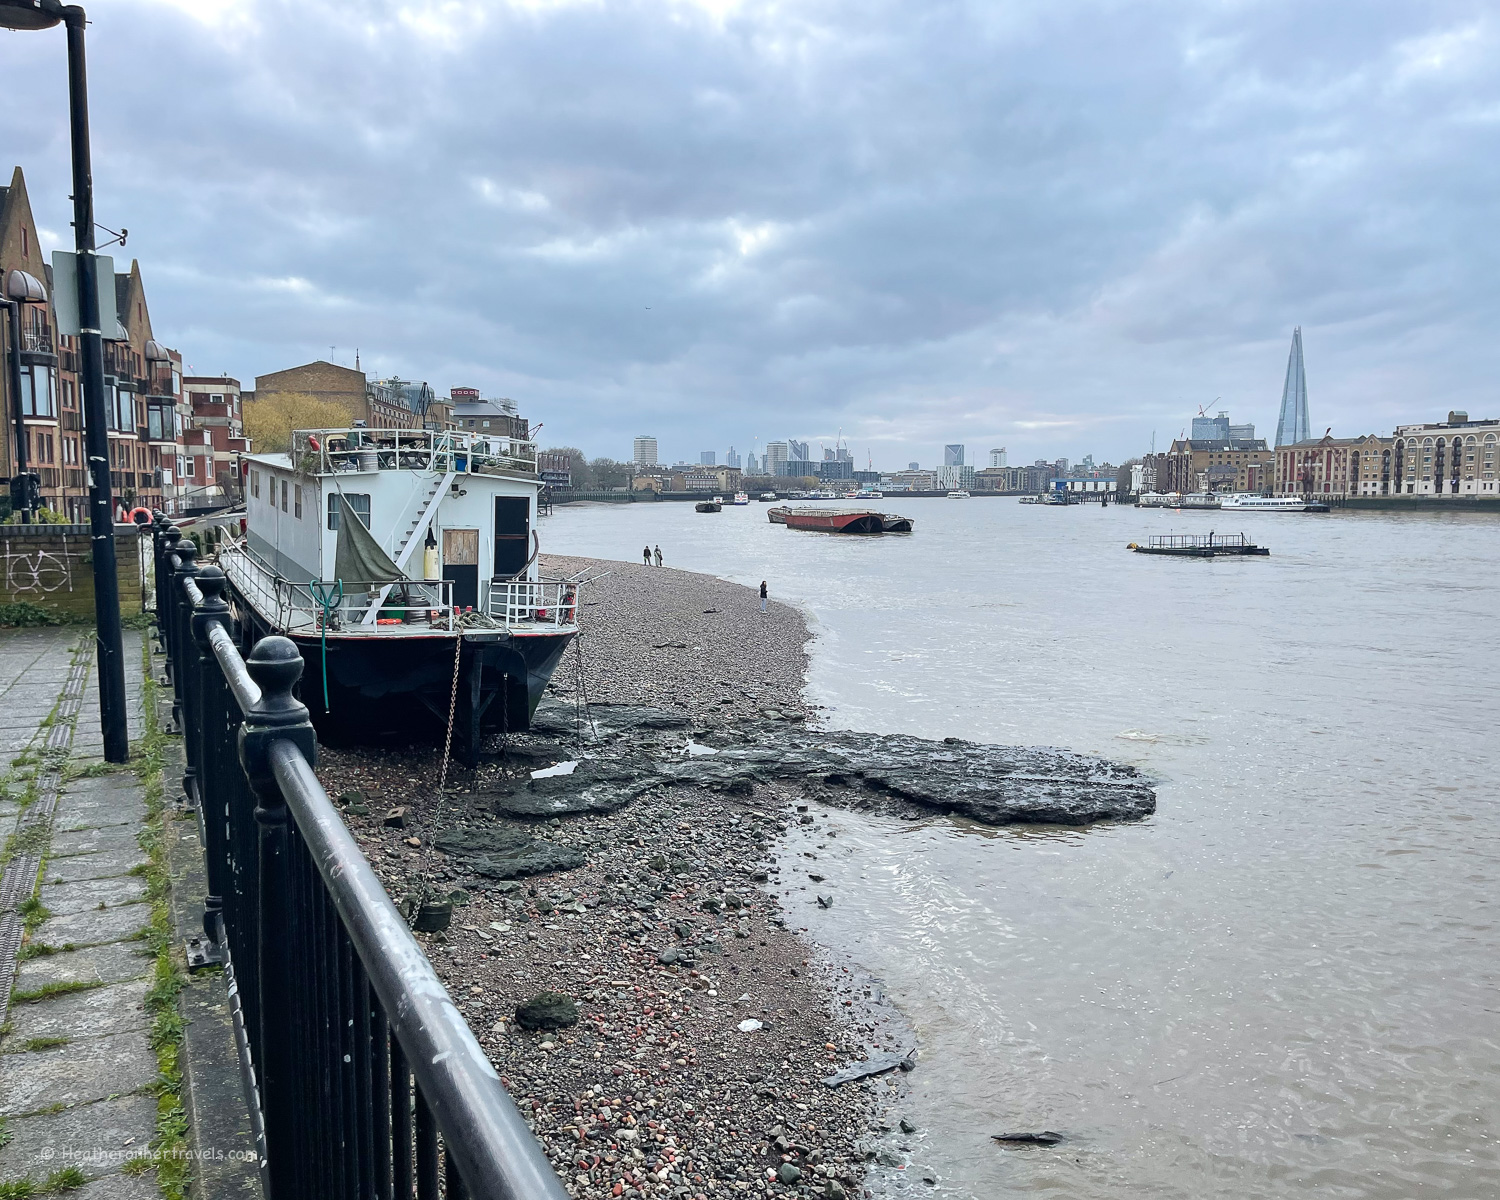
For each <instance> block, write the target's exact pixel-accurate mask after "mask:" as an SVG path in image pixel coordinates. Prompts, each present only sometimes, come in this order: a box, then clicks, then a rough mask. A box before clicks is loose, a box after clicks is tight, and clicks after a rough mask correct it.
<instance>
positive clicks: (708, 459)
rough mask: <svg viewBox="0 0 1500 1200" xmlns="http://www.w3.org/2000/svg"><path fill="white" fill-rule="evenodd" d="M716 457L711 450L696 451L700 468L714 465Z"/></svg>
mask: <svg viewBox="0 0 1500 1200" xmlns="http://www.w3.org/2000/svg"><path fill="white" fill-rule="evenodd" d="M717 459H718V455H717V454H716V453H715V452H714V451H712V450H700V451H698V465H699V466H700V467H712V466H715V465H716V460H717Z"/></svg>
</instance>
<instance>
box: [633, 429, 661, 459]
mask: <svg viewBox="0 0 1500 1200" xmlns="http://www.w3.org/2000/svg"><path fill="white" fill-rule="evenodd" d="M630 461H631V462H633V463H635V465H636V466H638V467H654V466H656V439H655V438H654V437H648V436H647V435H645V434H642V435H641V436H640V437H638V438H636V439H635V446H634V448H633V449H632V450H631V452H630Z"/></svg>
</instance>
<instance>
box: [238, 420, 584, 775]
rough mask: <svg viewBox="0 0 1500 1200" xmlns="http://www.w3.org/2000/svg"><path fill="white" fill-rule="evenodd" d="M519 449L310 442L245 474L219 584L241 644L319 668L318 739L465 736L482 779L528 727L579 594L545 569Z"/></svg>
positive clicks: (308, 693)
mask: <svg viewBox="0 0 1500 1200" xmlns="http://www.w3.org/2000/svg"><path fill="white" fill-rule="evenodd" d="M511 423H512V430H511V432H510V433H509V434H494V435H482V436H476V435H474V434H469V433H461V432H454V431H447V432H438V431H431V430H412V429H367V428H350V429H322V430H299V431H297V432H295V433H293V435H292V446H291V450H290V451H289V452H283V453H279V454H250V455H247V456H246V459H245V470H246V476H247V487H246V492H247V495H246V527H245V534H244V537H243V538H242V539H241V540H238V541H236V542H234V543H233V544H231V545H227V546H225V547H223V548H222V549H221V550H220V552H219V566H220V567H221V568H222V569H223V571H224V574H225V577H226V579H227V580H228V583H229V593H230V602H231V607H232V609H233V613H234V617H235V619H236V622H237V623H238V624H239V626H240V628H241V631H242V635H243V636H245V637H246V639H247V640H253V639H255V638H259V637H262V636H265V635H267V634H272V633H275V634H282V635H284V636H286V637H289V638H291V639H292V641H293V642H295V643H297V645H298V648H299V649H300V650H301V651H302V655H303V658H304V660H305V661H306V663H307V673H306V674H305V675H304V677H303V682H302V688H301V690H302V699H303V702H304V703H305V704H307V706H308V708H309V709H310V710H311V712H312V716H313V720H314V722H315V723H317V724H318V725H319V727H320V729H323V730H327V731H333V732H359V733H361V734H364V735H371V736H382V735H391V734H396V735H406V736H409V735H410V734H411V733H412V732H413V731H415V730H416V729H418V727H419V726H427V727H431V726H434V725H435V726H436V728H437V729H438V730H441V729H443V728H444V727H445V726H448V725H450V724H451V726H452V731H453V735H454V741H455V744H456V745H457V747H458V748H459V750H460V752H461V753H463V754H464V755H465V756H466V757H467V758H468V759H469V761H471V762H472V761H474V759H475V757H476V756H477V754H478V750H479V745H480V741H481V738H482V737H483V735H484V734H485V733H487V732H493V731H499V732H502V733H503V732H506V731H519V730H524V729H526V728H527V726H528V725H529V724H530V720H531V715H532V713H533V712H534V711H535V710H536V706H537V703H538V702H539V701H540V699H541V697H542V692H543V690H544V689H545V688H546V686H547V683H548V681H549V679H550V678H551V676H552V673H553V671H554V670H555V669H556V667H557V663H558V661H559V660H560V659H561V658H562V654H563V651H564V650H565V649H566V647H567V645H568V643H569V642H570V641H571V640H572V639H573V637H574V636H575V635H576V634H577V632H578V625H577V613H578V590H579V585H580V581H579V580H577V579H572V580H568V579H544V578H542V577H541V576H540V575H539V573H538V569H537V555H538V553H539V551H540V548H541V546H540V540H539V538H538V535H537V532H536V523H537V495H538V493H539V491H540V490H541V487H542V482H541V479H540V477H539V476H538V474H537V467H536V443H535V442H533V441H531V440H530V439H529V437H528V436H527V432H526V431H527V426H526V422H525V421H523V420H522V419H521V418H519V417H514V418H511Z"/></svg>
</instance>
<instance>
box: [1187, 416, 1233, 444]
mask: <svg viewBox="0 0 1500 1200" xmlns="http://www.w3.org/2000/svg"><path fill="white" fill-rule="evenodd" d="M1228 440H1229V414H1228V413H1225V412H1221V413H1220V414H1219V415H1218V416H1217V417H1194V418H1193V441H1195V442H1227V441H1228Z"/></svg>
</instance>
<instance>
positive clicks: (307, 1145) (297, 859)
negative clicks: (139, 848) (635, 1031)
mask: <svg viewBox="0 0 1500 1200" xmlns="http://www.w3.org/2000/svg"><path fill="white" fill-rule="evenodd" d="M152 533H153V545H154V559H155V564H156V588H155V599H156V614H157V626H158V629H159V631H160V635H161V640H162V644H163V647H164V648H165V650H166V658H167V671H168V680H169V682H170V684H171V687H172V706H173V716H174V720H175V722H176V726H177V728H178V729H179V730H181V732H182V734H183V738H184V741H185V744H186V750H187V755H186V758H187V773H186V776H185V778H184V780H183V788H184V791H185V792H186V793H187V795H188V797H189V799H190V800H192V801H194V802H196V804H197V807H198V810H199V812H200V814H201V818H202V830H203V843H204V851H205V855H206V858H207V868H208V886H209V891H210V895H209V896H208V897H207V898H206V900H205V904H204V931H205V933H206V934H207V935H208V937H209V939H210V941H211V942H212V944H213V945H212V952H213V953H214V954H215V955H216V956H217V958H218V959H219V961H221V962H222V963H223V965H224V969H225V973H226V978H227V980H228V984H229V995H230V1009H231V1013H232V1015H233V1017H234V1026H235V1036H236V1043H237V1047H238V1050H239V1054H240V1065H241V1069H242V1073H243V1075H244V1079H245V1085H246V1096H247V1099H248V1101H249V1106H250V1110H251V1114H252V1127H253V1132H254V1135H255V1137H256V1140H257V1143H258V1149H259V1151H260V1154H261V1163H262V1167H261V1171H262V1181H263V1184H264V1187H265V1191H266V1195H267V1197H268V1200H288V1198H289V1197H309V1198H311V1197H317V1198H318V1200H328V1198H334V1197H347V1198H349V1200H368V1198H371V1197H374V1198H378V1200H397V1198H401V1200H411V1198H415V1200H436V1198H437V1197H440V1196H447V1197H453V1198H455V1200H456V1198H459V1197H472V1198H474V1200H564V1197H565V1196H566V1192H565V1191H564V1190H563V1188H562V1185H561V1184H560V1183H559V1182H558V1179H557V1177H556V1175H555V1174H554V1173H553V1171H552V1168H551V1166H550V1165H549V1164H548V1162H547V1159H546V1156H545V1154H544V1153H543V1151H542V1149H541V1147H540V1145H539V1144H538V1143H537V1141H536V1139H535V1137H534V1136H533V1135H532V1133H531V1131H530V1129H529V1128H528V1127H527V1125H526V1123H525V1122H524V1121H523V1120H522V1118H521V1115H520V1113H519V1111H518V1110H517V1109H516V1106H515V1104H514V1103H513V1102H512V1101H511V1099H510V1097H509V1096H508V1095H507V1094H506V1092H505V1089H504V1088H503V1087H502V1085H501V1083H500V1079H499V1077H498V1076H497V1075H496V1073H495V1070H494V1068H493V1067H492V1066H491V1064H490V1062H489V1060H488V1059H487V1058H486V1057H485V1054H484V1052H483V1050H482V1049H481V1048H480V1046H479V1043H478V1042H477V1041H476V1040H475V1038H474V1035H473V1033H472V1032H471V1031H470V1030H469V1027H468V1025H467V1024H466V1023H465V1022H464V1019H463V1017H462V1016H461V1015H460V1014H459V1012H458V1009H457V1008H456V1007H455V1005H454V1004H453V1001H452V1000H451V999H450V998H449V996H448V993H447V991H446V990H445V989H444V988H443V986H442V984H441V983H440V982H439V980H438V978H437V976H436V974H435V973H434V972H433V970H432V967H431V965H430V964H429V963H428V961H427V958H426V956H425V955H424V954H423V953H422V950H421V947H420V946H419V945H418V944H417V942H416V940H415V939H414V938H413V937H412V935H411V932H410V930H409V929H408V927H407V925H406V922H405V921H404V920H403V919H402V918H401V915H400V914H399V913H398V912H397V911H396V908H395V906H394V905H393V904H392V903H391V901H390V898H389V897H388V896H387V895H386V894H385V890H384V889H383V888H382V887H381V885H380V881H379V880H378V879H377V878H376V877H375V873H374V872H373V871H372V870H371V868H370V865H369V863H368V862H366V861H365V858H364V856H363V855H362V854H361V853H360V850H359V847H358V846H357V845H356V844H355V842H354V839H353V838H352V837H351V836H350V834H349V831H348V829H346V828H345V826H344V823H343V821H342V820H341V819H340V818H339V815H338V813H337V811H336V810H335V809H334V807H333V804H332V802H331V801H330V800H329V799H328V795H327V793H326V792H324V790H323V787H322V785H321V784H320V783H319V782H318V779H317V777H316V776H315V775H314V774H313V764H314V763H315V762H316V760H317V743H316V741H315V739H314V736H313V728H312V725H311V724H310V723H309V721H308V715H307V709H306V708H304V707H303V705H302V704H301V703H300V702H299V701H298V700H297V699H296V698H295V697H294V695H293V689H294V687H295V686H296V683H297V681H298V679H299V677H300V676H301V674H302V658H301V656H300V654H299V653H298V651H297V648H296V646H295V644H293V643H292V642H291V641H290V640H288V639H287V638H283V637H267V638H263V639H262V640H261V641H259V642H257V643H256V644H255V646H254V648H253V649H252V651H251V653H250V657H249V658H248V659H244V658H242V657H241V655H240V649H239V646H238V644H237V643H236V640H235V631H234V627H233V623H232V620H231V612H230V608H229V605H228V603H227V601H226V598H225V594H224V592H225V579H224V576H223V573H222V572H220V570H219V569H218V568H217V567H214V566H205V567H200V566H199V565H198V563H197V549H196V547H195V546H194V545H193V543H192V542H190V541H187V540H185V539H184V538H182V536H181V534H180V533H179V531H178V530H176V529H175V528H173V526H172V524H171V522H170V521H168V520H166V518H165V517H163V516H162V515H160V514H158V515H157V518H156V521H155V523H154V524H153V526H152Z"/></svg>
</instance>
